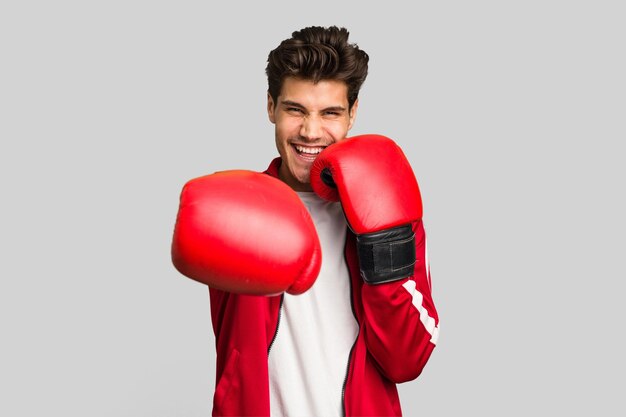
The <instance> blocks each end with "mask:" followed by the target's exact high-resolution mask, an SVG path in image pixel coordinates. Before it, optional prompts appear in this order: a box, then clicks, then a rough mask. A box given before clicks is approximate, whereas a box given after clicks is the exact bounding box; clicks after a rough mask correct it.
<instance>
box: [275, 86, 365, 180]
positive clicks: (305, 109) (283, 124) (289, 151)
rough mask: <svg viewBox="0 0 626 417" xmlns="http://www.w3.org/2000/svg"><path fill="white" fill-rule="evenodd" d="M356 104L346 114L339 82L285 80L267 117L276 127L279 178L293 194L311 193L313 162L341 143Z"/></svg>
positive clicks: (345, 88) (343, 90)
mask: <svg viewBox="0 0 626 417" xmlns="http://www.w3.org/2000/svg"><path fill="white" fill-rule="evenodd" d="M357 107H358V100H357V102H355V103H354V105H353V106H352V109H351V111H348V86H347V85H346V84H345V83H344V82H341V81H334V80H327V81H320V82H318V83H317V84H314V83H313V82H312V81H309V80H303V79H299V78H293V77H288V78H286V79H285V81H284V83H283V87H282V90H281V92H280V95H279V96H278V99H277V102H276V103H274V100H273V99H272V97H271V96H270V95H269V94H268V96H267V113H268V115H269V118H270V121H271V122H272V123H273V124H274V125H275V134H276V147H277V148H278V153H279V154H280V156H281V157H282V160H283V163H282V165H281V167H280V170H279V177H280V179H281V180H283V181H284V182H285V183H287V184H288V185H289V186H290V187H291V188H293V189H294V190H296V191H311V190H312V189H311V184H310V180H309V177H310V171H311V165H312V164H313V161H314V160H315V158H316V157H317V155H318V154H319V153H320V152H321V151H322V149H324V148H325V147H327V146H329V145H331V144H333V143H335V142H338V141H340V140H343V139H345V138H346V136H347V135H348V131H349V130H350V128H351V127H352V124H353V123H354V119H355V117H356V110H357Z"/></svg>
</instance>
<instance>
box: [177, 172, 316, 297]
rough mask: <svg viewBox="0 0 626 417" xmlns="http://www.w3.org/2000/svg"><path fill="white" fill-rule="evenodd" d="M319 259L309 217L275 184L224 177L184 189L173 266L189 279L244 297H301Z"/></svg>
mask: <svg viewBox="0 0 626 417" xmlns="http://www.w3.org/2000/svg"><path fill="white" fill-rule="evenodd" d="M321 254H322V250H321V246H320V242H319V238H318V237H317V232H316V230H315V226H314V224H313V220H312V219H311V216H310V215H309V212H308V211H307V209H306V207H305V206H304V204H302V201H301V200H300V198H299V197H298V195H297V194H296V193H295V191H293V190H292V189H291V188H289V186H287V185H286V184H285V183H283V182H282V181H280V180H278V179H276V178H273V177H270V176H269V175H267V174H261V173H256V172H251V171H243V170H233V171H223V172H218V173H215V174H212V175H207V176H203V177H200V178H195V179H193V180H191V181H189V182H188V183H187V184H185V186H184V188H183V191H182V193H181V196H180V207H179V210H178V216H177V219H176V226H175V228H174V238H173V242H172V262H173V263H174V266H175V267H176V269H178V271H179V272H180V273H182V274H183V275H185V276H187V277H189V278H191V279H194V280H196V281H199V282H202V283H204V284H207V285H209V286H210V287H213V288H216V289H220V290H223V291H229V292H234V293H241V294H251V295H275V294H280V293H282V292H284V291H287V292H288V293H290V294H300V293H303V292H304V291H306V290H308V289H309V288H310V287H311V286H312V285H313V283H314V282H315V279H316V278H317V275H318V274H319V271H320V267H321V257H322V255H321Z"/></svg>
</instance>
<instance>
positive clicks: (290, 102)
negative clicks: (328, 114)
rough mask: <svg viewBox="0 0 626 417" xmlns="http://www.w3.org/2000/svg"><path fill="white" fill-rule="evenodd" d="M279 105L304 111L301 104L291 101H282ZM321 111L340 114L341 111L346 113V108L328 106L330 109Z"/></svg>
mask: <svg viewBox="0 0 626 417" xmlns="http://www.w3.org/2000/svg"><path fill="white" fill-rule="evenodd" d="M281 104H282V105H283V106H291V107H299V108H301V109H306V107H304V106H303V105H302V104H300V103H297V102H295V101H291V100H283V101H281ZM322 111H336V112H341V111H346V108H345V107H343V106H330V107H326V108H325V109H322Z"/></svg>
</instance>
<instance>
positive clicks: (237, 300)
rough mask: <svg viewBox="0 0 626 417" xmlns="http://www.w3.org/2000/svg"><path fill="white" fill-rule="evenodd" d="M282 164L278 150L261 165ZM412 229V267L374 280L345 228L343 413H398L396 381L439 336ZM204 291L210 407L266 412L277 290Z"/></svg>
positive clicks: (419, 235) (421, 242)
mask: <svg viewBox="0 0 626 417" xmlns="http://www.w3.org/2000/svg"><path fill="white" fill-rule="evenodd" d="M280 164H281V160H280V158H276V159H274V160H273V161H272V163H271V164H270V166H269V168H268V169H267V171H265V172H266V173H267V174H269V175H272V176H274V177H278V168H279V167H280ZM413 231H414V232H415V245H416V254H417V262H416V264H415V274H414V275H413V276H412V277H410V278H405V279H402V280H399V281H394V282H389V283H385V284H378V285H369V284H365V283H364V282H363V280H362V279H361V277H360V275H359V264H358V258H357V253H356V241H355V236H354V234H352V233H351V232H350V231H348V237H347V239H346V245H345V256H346V261H347V265H348V269H349V272H350V276H351V286H352V311H353V312H354V315H355V317H356V320H357V322H358V324H359V333H358V336H357V339H356V340H355V342H354V345H353V347H352V351H351V352H350V361H349V365H348V369H347V371H346V372H347V373H346V380H345V383H344V395H343V408H344V414H345V415H346V416H347V417H349V416H400V415H402V412H401V409H400V401H399V399H398V392H397V389H396V385H395V384H396V383H400V382H405V381H410V380H413V379H415V378H417V377H418V376H419V374H420V373H421V372H422V369H423V368H424V365H425V364H426V362H427V361H428V358H429V357H430V354H431V352H432V351H433V349H434V347H435V343H436V342H437V336H438V333H439V318H438V315H437V311H436V310H435V305H434V304H433V300H432V297H431V284H430V271H429V269H428V265H427V264H426V259H425V256H426V254H425V246H426V236H425V234H424V228H423V226H422V223H421V222H417V223H414V224H413ZM209 293H210V301H211V318H212V324H213V330H214V332H215V341H216V352H217V369H216V385H215V395H214V398H213V415H214V416H269V414H270V404H269V377H268V354H269V349H270V346H271V344H272V341H273V339H274V336H275V334H276V332H277V330H278V324H279V323H278V322H279V313H280V308H281V301H282V296H280V295H279V296H274V297H264V296H251V295H239V294H233V293H228V292H224V291H220V290H215V289H212V288H211V289H210V290H209ZM312 366H315V364H312Z"/></svg>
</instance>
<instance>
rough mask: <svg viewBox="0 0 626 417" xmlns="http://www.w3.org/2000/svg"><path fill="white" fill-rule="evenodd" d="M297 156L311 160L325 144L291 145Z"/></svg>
mask: <svg viewBox="0 0 626 417" xmlns="http://www.w3.org/2000/svg"><path fill="white" fill-rule="evenodd" d="M292 146H293V148H294V149H295V150H296V153H297V154H298V156H299V157H301V158H303V159H306V160H309V161H313V160H315V158H317V155H319V154H320V152H322V151H323V150H324V148H326V146H302V145H292Z"/></svg>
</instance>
